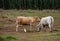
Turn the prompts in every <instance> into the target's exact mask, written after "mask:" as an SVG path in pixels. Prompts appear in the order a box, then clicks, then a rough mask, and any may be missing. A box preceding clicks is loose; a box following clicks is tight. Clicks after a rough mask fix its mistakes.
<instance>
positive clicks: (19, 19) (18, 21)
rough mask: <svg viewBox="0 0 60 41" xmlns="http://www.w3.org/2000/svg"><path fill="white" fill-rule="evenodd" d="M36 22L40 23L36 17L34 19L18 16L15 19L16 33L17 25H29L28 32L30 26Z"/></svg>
mask: <svg viewBox="0 0 60 41" xmlns="http://www.w3.org/2000/svg"><path fill="white" fill-rule="evenodd" d="M38 21H40V18H39V17H37V16H35V17H25V16H18V17H17V18H16V31H18V27H19V25H23V24H27V25H30V30H31V28H32V24H33V23H35V22H38ZM24 30H25V29H24ZM25 31H26V30H25Z"/></svg>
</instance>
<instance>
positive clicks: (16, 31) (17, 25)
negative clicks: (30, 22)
mask: <svg viewBox="0 0 60 41" xmlns="http://www.w3.org/2000/svg"><path fill="white" fill-rule="evenodd" d="M18 27H19V25H18V24H17V25H16V32H17V31H18Z"/></svg>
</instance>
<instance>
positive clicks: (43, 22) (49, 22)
mask: <svg viewBox="0 0 60 41" xmlns="http://www.w3.org/2000/svg"><path fill="white" fill-rule="evenodd" d="M53 25H54V18H53V17H52V16H47V17H43V18H41V19H40V22H39V24H38V25H37V27H38V30H37V31H40V30H41V29H44V30H45V26H48V27H49V29H50V32H52V28H53ZM45 31H46V30H45Z"/></svg>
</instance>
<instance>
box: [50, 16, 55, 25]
mask: <svg viewBox="0 0 60 41" xmlns="http://www.w3.org/2000/svg"><path fill="white" fill-rule="evenodd" d="M50 19H51V24H52V25H53V24H54V18H53V17H51V18H50Z"/></svg>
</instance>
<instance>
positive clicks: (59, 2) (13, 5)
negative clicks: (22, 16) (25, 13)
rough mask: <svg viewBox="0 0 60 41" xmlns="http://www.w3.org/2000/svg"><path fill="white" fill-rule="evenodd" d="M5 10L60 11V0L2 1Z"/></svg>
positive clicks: (0, 3)
mask: <svg viewBox="0 0 60 41" xmlns="http://www.w3.org/2000/svg"><path fill="white" fill-rule="evenodd" d="M0 8H3V9H18V10H19V9H40V10H41V9H60V0H0Z"/></svg>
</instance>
